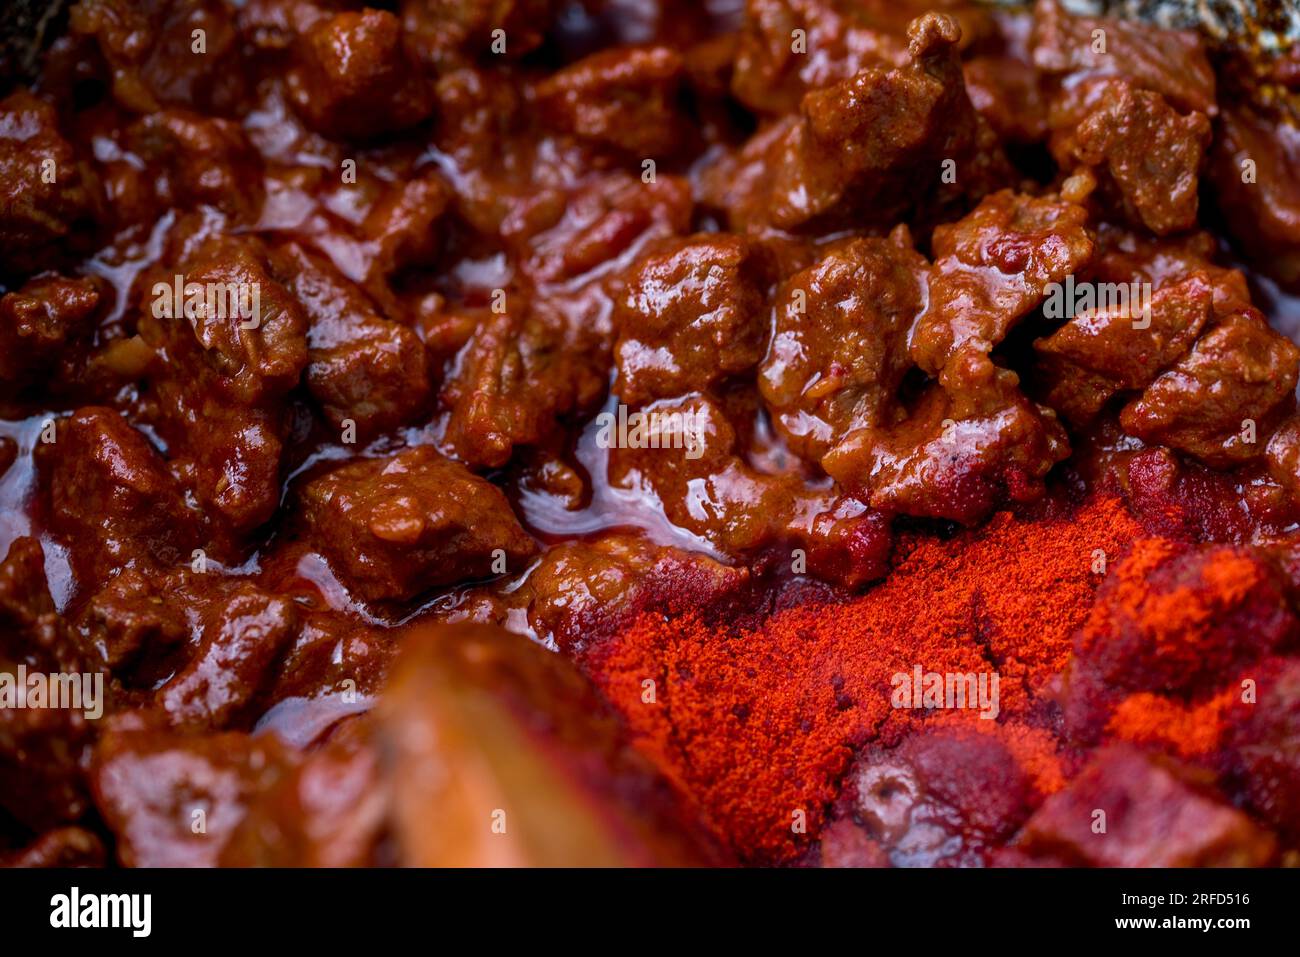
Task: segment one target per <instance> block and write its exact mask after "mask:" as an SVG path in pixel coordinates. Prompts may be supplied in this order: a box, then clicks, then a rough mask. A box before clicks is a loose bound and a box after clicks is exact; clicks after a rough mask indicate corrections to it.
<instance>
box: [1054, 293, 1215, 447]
mask: <svg viewBox="0 0 1300 957" xmlns="http://www.w3.org/2000/svg"><path fill="white" fill-rule="evenodd" d="M1213 298H1214V292H1213V289H1212V287H1211V285H1210V278H1209V276H1208V275H1206V274H1205V273H1195V274H1193V275H1192V276H1190V277H1188V278H1187V279H1184V280H1182V281H1181V282H1179V283H1176V284H1173V285H1168V286H1164V287H1162V288H1161V289H1160V290H1159V291H1157V292H1156V293H1154V294H1153V295H1152V297H1151V301H1150V309H1149V312H1148V313H1146V314H1145V315H1144V314H1143V312H1142V311H1141V310H1140V309H1139V308H1138V303H1137V301H1136V300H1135V299H1133V298H1130V299H1129V303H1128V305H1124V304H1123V303H1115V304H1111V305H1107V306H1105V307H1099V308H1097V309H1094V310H1090V311H1088V312H1084V313H1081V314H1079V315H1076V316H1074V317H1073V318H1072V319H1070V321H1069V322H1067V323H1066V324H1065V325H1064V326H1062V327H1061V328H1060V329H1058V330H1057V331H1056V332H1054V333H1053V334H1052V335H1050V336H1047V337H1045V338H1042V339H1039V340H1037V341H1036V342H1035V343H1034V349H1035V350H1036V351H1037V352H1038V356H1039V362H1038V372H1039V374H1040V376H1041V377H1042V379H1043V380H1044V381H1045V383H1046V386H1047V390H1046V395H1045V399H1046V402H1047V404H1048V405H1049V406H1050V407H1051V408H1053V409H1055V410H1056V411H1057V412H1059V413H1061V414H1062V415H1064V416H1065V417H1066V418H1067V419H1069V420H1070V421H1072V422H1075V423H1087V422H1089V421H1091V420H1092V418H1093V417H1094V416H1095V415H1096V414H1097V413H1098V412H1099V411H1101V408H1102V406H1103V405H1105V403H1106V402H1107V400H1109V399H1110V398H1111V396H1113V395H1115V394H1116V393H1118V392H1120V391H1124V390H1133V389H1144V388H1146V386H1147V385H1149V384H1150V383H1151V381H1152V380H1153V379H1155V377H1156V376H1157V375H1158V374H1159V373H1160V370H1161V369H1163V368H1165V367H1166V366H1168V365H1169V364H1170V363H1171V362H1173V361H1174V360H1175V359H1177V358H1179V357H1180V356H1182V355H1183V354H1184V353H1185V352H1187V350H1188V349H1189V348H1190V347H1191V345H1192V343H1193V342H1194V341H1195V340H1196V337H1197V336H1199V335H1200V334H1201V330H1202V329H1204V328H1205V326H1206V323H1208V322H1209V321H1210V316H1211V311H1212V305H1213Z"/></svg>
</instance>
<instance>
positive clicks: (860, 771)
mask: <svg viewBox="0 0 1300 957" xmlns="http://www.w3.org/2000/svg"><path fill="white" fill-rule="evenodd" d="M1039 800H1040V798H1039V796H1038V794H1037V792H1036V789H1035V787H1034V784H1033V782H1032V781H1031V779H1030V777H1029V775H1028V774H1026V773H1025V771H1024V769H1022V768H1021V767H1020V765H1019V763H1018V762H1017V760H1016V758H1015V756H1014V755H1013V754H1012V752H1011V750H1010V749H1009V748H1008V747H1007V746H1006V744H1004V743H1003V741H1002V739H1001V737H1000V735H999V734H997V733H996V732H989V733H985V732H979V731H973V730H969V729H965V728H960V727H952V728H939V729H936V730H933V731H924V732H919V733H916V734H913V735H911V736H910V737H908V738H907V739H906V740H905V741H904V742H903V743H902V744H901V745H900V746H898V747H897V748H894V749H893V750H886V749H884V748H879V747H872V748H869V749H867V750H865V751H864V752H862V753H861V754H859V755H858V757H857V759H856V760H855V761H854V763H853V765H852V767H851V768H850V769H849V772H848V774H847V775H846V777H845V784H844V791H843V794H842V797H841V800H840V803H839V807H838V815H837V816H838V820H839V821H841V822H843V825H841V827H840V828H836V829H834V830H833V831H832V832H831V833H830V834H823V836H822V863H823V865H827V866H837V865H842V864H843V863H845V862H844V861H842V860H840V858H842V857H844V856H845V855H846V854H850V853H854V850H853V849H854V847H855V846H856V847H857V848H859V849H858V850H857V851H856V853H857V854H859V855H860V854H862V853H868V854H870V853H871V852H870V848H873V847H874V848H876V849H878V852H879V856H880V858H883V860H879V861H878V862H877V864H876V866H881V865H884V866H887V865H890V864H892V865H893V866H895V867H970V866H977V867H978V866H984V865H987V864H988V863H990V856H991V853H992V851H993V850H994V849H995V848H997V847H999V846H1001V845H1002V843H1003V842H1005V841H1006V840H1007V839H1009V838H1010V837H1011V836H1012V835H1013V834H1014V833H1015V832H1016V830H1017V829H1019V827H1020V825H1021V824H1022V823H1023V822H1024V821H1025V819H1026V818H1028V817H1029V815H1030V813H1031V812H1032V810H1033V808H1034V807H1035V806H1036V805H1037V803H1038V801H1039ZM845 825H847V826H851V827H852V829H853V830H855V831H857V832H858V833H857V834H856V835H854V834H850V833H849V832H848V829H847V827H846V826H845Z"/></svg>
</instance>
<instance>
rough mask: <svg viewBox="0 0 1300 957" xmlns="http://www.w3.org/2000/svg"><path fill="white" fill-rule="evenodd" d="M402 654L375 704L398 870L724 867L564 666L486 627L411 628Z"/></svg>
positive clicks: (691, 813)
mask: <svg viewBox="0 0 1300 957" xmlns="http://www.w3.org/2000/svg"><path fill="white" fill-rule="evenodd" d="M402 644H403V650H402V655H401V657H400V659H399V661H398V665H397V669H396V671H395V673H394V675H393V680H392V682H391V683H390V685H389V687H388V689H387V691H386V692H385V697H384V700H383V702H382V703H381V706H380V734H381V739H380V740H381V742H382V747H383V748H384V752H385V753H386V754H388V755H390V756H391V757H392V760H391V761H389V762H388V763H387V765H386V768H385V770H386V781H387V784H388V787H389V788H391V790H392V795H393V798H392V801H393V803H392V808H393V816H392V821H393V834H394V838H395V840H396V843H397V847H398V854H399V857H400V859H401V862H402V863H404V864H408V865H415V866H501V865H516V866H518V865H541V866H546V865H550V866H556V865H563V866H569V867H572V866H583V865H586V866H592V865H605V866H612V865H628V864H640V865H642V866H645V865H656V864H657V865H673V864H676V865H679V866H680V865H686V864H707V863H714V864H717V863H725V861H726V857H725V854H724V852H722V851H721V850H720V849H719V848H718V846H717V845H716V843H715V842H714V841H713V840H712V839H711V838H710V837H708V835H707V832H706V831H705V829H704V828H703V826H702V825H701V823H700V822H699V820H698V819H697V817H696V813H697V812H696V811H695V810H694V808H693V807H692V806H691V805H689V804H688V803H687V802H686V800H685V799H684V798H683V797H682V796H681V795H680V794H679V793H678V792H677V790H676V789H675V788H674V787H673V786H672V785H670V784H669V783H668V782H667V781H666V780H665V779H664V778H662V777H661V776H659V775H658V774H657V773H656V772H655V771H654V769H653V768H652V767H651V765H650V764H649V763H648V762H646V761H645V759H644V758H642V757H641V755H640V754H639V753H638V752H637V751H636V750H635V749H634V748H632V747H631V746H630V744H629V743H628V739H627V734H626V731H625V730H624V728H623V726H622V722H621V721H620V720H619V719H618V717H617V715H616V714H615V713H614V712H613V711H612V710H611V709H610V708H609V706H608V704H607V703H606V702H605V701H604V699H603V698H602V697H601V696H600V695H599V693H598V692H597V691H596V690H595V688H594V687H593V686H592V685H591V684H590V683H589V682H588V681H587V680H586V679H585V678H583V677H582V676H581V675H580V674H579V673H578V671H577V670H576V669H575V668H574V666H573V665H572V664H571V663H569V662H568V661H567V660H566V659H565V658H563V657H562V656H560V655H557V654H554V653H553V652H549V651H547V650H546V649H544V648H542V647H540V646H539V645H537V644H536V643H534V642H531V641H529V640H528V639H526V638H523V637H521V636H519V635H513V634H510V633H509V632H505V631H502V630H500V629H497V628H492V627H490V626H484V625H435V626H423V627H416V628H413V629H411V630H410V631H409V632H408V633H407V634H406V635H405V636H404V638H403V642H402ZM432 808H437V814H436V815H434V816H432V817H431V816H430V813H429V812H430V809H432ZM593 808H595V809H597V813H594V814H593V813H592V809H593ZM503 824H504V827H503V826H501V825H503ZM494 825H495V826H494Z"/></svg>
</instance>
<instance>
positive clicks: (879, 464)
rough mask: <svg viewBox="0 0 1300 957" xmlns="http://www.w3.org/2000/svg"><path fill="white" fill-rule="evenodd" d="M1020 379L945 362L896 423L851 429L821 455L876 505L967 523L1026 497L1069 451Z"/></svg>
mask: <svg viewBox="0 0 1300 957" xmlns="http://www.w3.org/2000/svg"><path fill="white" fill-rule="evenodd" d="M1019 381H1020V380H1019V377H1017V376H1016V374H1015V373H1014V372H1010V371H1008V370H1005V369H999V368H997V367H995V366H994V365H993V364H992V363H991V362H989V361H988V359H987V358H985V357H983V356H980V355H974V356H968V357H967V358H965V359H963V360H960V361H958V362H954V363H951V364H950V365H949V366H948V367H947V368H946V369H945V370H944V371H943V374H942V375H941V377H940V380H939V382H938V383H935V384H932V385H931V386H930V387H929V388H928V389H927V390H926V391H925V392H924V393H923V394H922V395H921V397H920V399H919V400H918V401H917V402H916V403H915V406H914V407H913V408H912V409H911V411H910V412H909V413H908V415H907V417H906V418H905V419H904V420H903V421H902V422H900V423H898V424H897V425H892V426H887V427H883V428H863V429H858V430H857V431H855V432H851V433H850V434H849V435H848V436H847V437H846V438H845V439H844V440H843V441H842V442H840V443H839V444H838V445H836V446H835V447H834V448H832V449H831V450H830V451H829V452H828V453H827V454H826V456H825V457H824V458H823V459H822V467H823V468H825V469H826V471H827V472H828V473H829V474H830V475H831V476H832V477H833V478H834V479H835V480H836V481H837V482H838V483H839V484H840V486H841V487H842V488H844V489H845V490H846V491H847V492H849V493H851V494H853V495H855V496H857V497H858V498H860V499H862V501H864V502H867V503H869V504H870V505H871V507H872V508H876V509H881V510H883V511H886V512H901V513H902V514H904V515H915V516H919V517H930V518H945V519H950V520H952V521H956V522H962V523H964V524H968V525H969V524H973V523H975V522H978V521H980V520H981V519H983V518H984V517H986V516H987V515H988V514H989V513H990V512H992V511H993V510H994V509H995V508H996V507H997V506H998V505H999V504H1000V503H1001V502H1002V501H1003V500H1004V499H1010V500H1012V501H1016V502H1027V501H1032V500H1034V499H1036V498H1038V497H1040V496H1041V495H1042V494H1043V490H1044V486H1043V479H1044V477H1045V476H1046V475H1047V472H1048V471H1049V470H1050V469H1051V467H1052V466H1053V465H1054V464H1056V463H1057V462H1059V461H1061V460H1062V459H1064V458H1065V457H1066V456H1068V455H1069V454H1070V448H1069V444H1068V442H1067V439H1066V435H1065V430H1064V429H1063V428H1062V427H1061V425H1060V423H1059V422H1058V421H1057V419H1056V413H1055V412H1053V411H1052V410H1051V409H1048V408H1045V407H1043V406H1040V405H1037V404H1035V403H1034V402H1031V401H1030V400H1029V399H1027V398H1025V396H1024V395H1022V394H1021V392H1020V390H1019V388H1018V385H1019Z"/></svg>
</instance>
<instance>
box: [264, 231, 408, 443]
mask: <svg viewBox="0 0 1300 957" xmlns="http://www.w3.org/2000/svg"><path fill="white" fill-rule="evenodd" d="M284 255H285V256H286V258H287V260H288V263H289V265H288V267H287V268H288V269H289V270H290V271H291V272H292V275H291V278H290V279H289V281H288V289H289V291H290V292H292V293H293V295H294V296H295V297H296V298H297V300H298V302H299V303H300V304H301V305H302V308H303V312H304V314H305V317H306V320H307V368H306V370H305V374H304V379H305V381H306V383H307V388H308V390H309V391H310V392H311V394H312V396H313V397H314V398H315V399H316V400H317V401H318V402H319V403H320V405H321V409H322V411H323V412H324V413H325V416H326V418H327V419H328V420H329V421H330V422H331V424H333V425H334V426H335V427H342V426H343V425H344V423H345V422H346V421H348V420H351V421H352V423H353V424H354V425H355V426H356V429H357V432H358V434H359V435H360V436H362V437H367V436H370V435H373V434H375V433H376V432H381V431H383V430H385V429H389V428H392V427H393V426H396V425H402V424H404V423H406V422H408V421H410V420H412V419H414V418H415V417H416V416H417V415H418V414H419V413H420V412H421V411H423V410H424V409H425V408H427V406H428V404H429V401H430V393H431V389H430V386H429V370H428V359H427V355H426V352H425V348H424V343H422V342H421V341H420V340H419V338H418V337H417V336H416V334H415V333H414V332H412V331H411V330H410V329H408V328H406V327H405V326H402V325H399V324H398V323H395V322H391V321H389V320H388V319H385V318H384V317H383V316H382V315H380V313H379V312H378V310H377V309H376V308H375V307H374V306H373V305H372V304H371V303H370V301H369V300H368V299H367V297H366V295H365V294H364V293H363V292H362V291H361V290H360V289H358V288H357V287H356V286H354V285H353V284H352V283H350V282H349V281H348V280H347V279H346V278H345V277H344V276H342V275H340V274H339V273H338V271H337V270H336V269H335V268H334V267H333V266H332V265H330V264H329V263H328V262H326V261H324V260H321V259H320V258H319V257H315V256H312V255H311V254H310V253H308V252H307V251H306V250H304V249H302V248H301V247H299V246H296V245H294V246H290V247H288V248H287V249H286V250H285V252H284Z"/></svg>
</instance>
